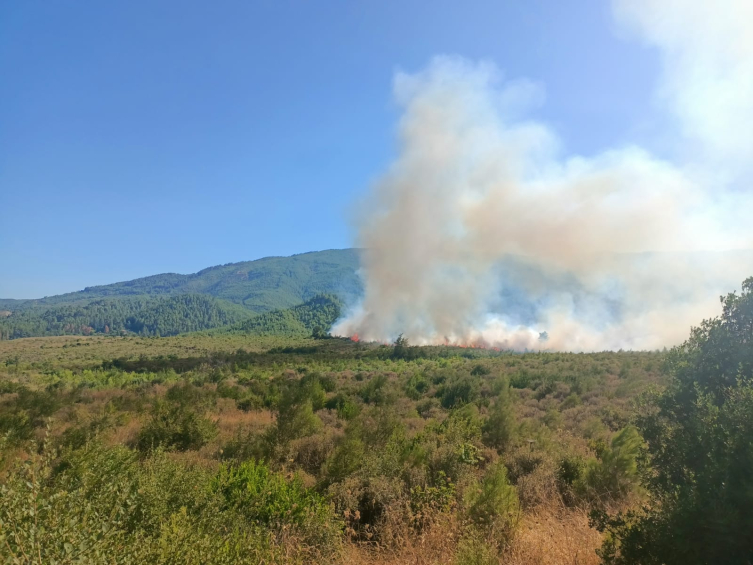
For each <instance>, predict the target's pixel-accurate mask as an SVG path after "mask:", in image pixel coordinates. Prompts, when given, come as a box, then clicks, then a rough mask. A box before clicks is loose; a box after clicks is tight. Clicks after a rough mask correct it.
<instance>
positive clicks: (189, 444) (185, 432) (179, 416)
mask: <svg viewBox="0 0 753 565" xmlns="http://www.w3.org/2000/svg"><path fill="white" fill-rule="evenodd" d="M216 434H217V426H216V424H215V423H214V422H212V421H211V420H209V419H207V418H205V417H203V416H200V415H198V414H197V413H196V412H195V411H193V410H192V409H190V408H187V407H186V406H184V405H181V404H169V403H167V402H164V401H158V402H157V403H155V405H154V409H153V410H152V415H151V418H150V420H149V421H148V422H147V423H146V425H145V426H144V427H143V428H142V429H141V431H140V432H139V435H138V438H137V439H136V447H137V448H138V449H139V450H140V451H143V452H147V451H150V450H152V449H155V448H157V447H162V448H164V449H175V450H177V451H188V450H193V449H199V448H200V447H202V446H203V445H204V444H206V443H207V442H208V441H209V440H210V439H212V438H213V437H214V436H215V435H216Z"/></svg>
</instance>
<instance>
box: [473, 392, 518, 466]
mask: <svg viewBox="0 0 753 565" xmlns="http://www.w3.org/2000/svg"><path fill="white" fill-rule="evenodd" d="M517 428H518V426H517V422H516V420H515V409H514V407H513V402H512V396H511V394H510V387H509V386H504V387H503V388H502V390H501V391H500V393H499V396H498V397H497V401H496V402H495V403H494V406H492V408H491V410H490V413H489V418H488V419H487V420H486V422H484V426H483V428H482V432H483V440H484V443H485V444H486V445H488V446H489V447H493V448H494V449H496V450H497V451H503V450H505V449H507V448H508V447H509V446H510V445H511V444H512V443H513V441H514V440H515V437H516V435H517Z"/></svg>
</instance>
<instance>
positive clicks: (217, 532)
mask: <svg viewBox="0 0 753 565" xmlns="http://www.w3.org/2000/svg"><path fill="white" fill-rule="evenodd" d="M6 445H7V444H6ZM4 447H5V446H3V448H4ZM0 543H1V544H2V546H3V552H2V554H3V558H4V561H3V562H5V563H29V564H32V563H34V564H37V565H42V564H46V563H118V564H134V565H135V564H139V563H156V564H173V563H175V564H178V563H203V564H207V565H220V564H222V565H229V564H230V563H238V564H247V565H250V564H253V563H259V562H268V561H269V560H270V559H273V558H274V555H273V549H272V548H271V547H270V546H269V544H268V543H267V541H266V539H265V537H264V535H263V533H262V532H260V531H259V530H258V529H256V528H251V527H245V526H244V525H243V524H242V523H240V522H239V520H238V516H237V515H236V514H235V513H233V512H226V511H222V509H221V505H220V501H219V500H218V499H217V498H216V497H215V496H213V495H212V493H211V491H210V489H209V488H208V475H206V474H205V473H203V472H201V471H193V470H190V469H187V468H185V467H184V466H183V465H181V464H179V463H176V462H173V461H170V460H169V459H167V458H165V457H164V456H163V455H161V454H160V453H159V452H158V453H156V454H155V455H154V456H153V458H150V459H147V461H145V462H144V464H143V465H140V464H139V463H138V462H137V461H136V459H135V458H134V456H133V454H132V453H131V452H130V451H129V450H127V449H124V448H114V449H109V448H105V447H102V446H101V445H98V444H96V443H92V444H89V445H87V446H86V447H85V448H84V449H82V450H76V451H73V452H69V453H68V454H67V455H66V456H65V457H64V458H63V460H62V461H61V462H56V459H55V454H54V453H53V452H52V451H51V449H50V444H49V442H48V443H46V444H45V446H44V448H43V449H42V452H41V454H39V455H32V456H31V458H30V459H29V460H28V461H26V462H24V463H18V464H17V465H15V466H14V467H12V468H11V469H10V470H9V471H8V475H7V477H6V480H5V481H4V483H3V484H2V485H0Z"/></svg>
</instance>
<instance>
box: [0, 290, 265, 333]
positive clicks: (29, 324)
mask: <svg viewBox="0 0 753 565" xmlns="http://www.w3.org/2000/svg"><path fill="white" fill-rule="evenodd" d="M253 315H254V314H253V313H252V312H249V311H248V310H247V309H245V308H243V307H242V306H238V305H237V304H233V303H231V302H227V301H225V300H218V299H216V298H213V297H211V296H204V295H200V294H184V295H180V296H170V297H159V296H158V297H146V298H144V297H138V298H111V299H103V300H93V301H91V302H89V303H88V304H84V305H81V304H62V305H59V306H52V307H49V308H46V307H42V308H31V309H28V310H22V311H20V312H16V313H14V314H12V315H11V316H8V317H6V318H2V319H0V339H17V338H22V337H36V336H45V335H70V334H77V335H90V334H92V333H100V334H121V333H137V334H140V335H175V334H178V333H184V332H191V331H199V330H207V329H211V328H216V327H219V326H226V325H229V324H234V323H236V322H239V321H242V320H246V319H248V318H250V317H252V316H253Z"/></svg>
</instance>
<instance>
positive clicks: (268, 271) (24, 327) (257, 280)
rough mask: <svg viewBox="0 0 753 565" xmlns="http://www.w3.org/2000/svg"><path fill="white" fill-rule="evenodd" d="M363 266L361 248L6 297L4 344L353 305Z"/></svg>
mask: <svg viewBox="0 0 753 565" xmlns="http://www.w3.org/2000/svg"><path fill="white" fill-rule="evenodd" d="M358 267H359V251H358V250H357V249H333V250H328V251H315V252H311V253H302V254H300V255H293V256H291V257H266V258H264V259H258V260H256V261H245V262H242V263H229V264H227V265H218V266H216V267H209V268H207V269H204V270H202V271H199V272H198V273H194V274H190V275H180V274H175V273H166V274H161V275H153V276H150V277H144V278H140V279H134V280H132V281H126V282H119V283H114V284H109V285H102V286H92V287H87V288H85V289H84V290H82V291H79V292H71V293H67V294H60V295H57V296H49V297H45V298H40V299H34V300H14V299H0V339H8V338H11V339H12V338H16V337H30V336H35V335H61V334H67V333H72V334H81V333H91V332H97V333H100V332H104V331H105V326H107V330H108V331H110V332H112V331H120V330H124V331H129V332H135V333H143V334H146V335H155V334H156V333H159V334H160V335H173V334H175V333H181V332H186V331H196V330H205V329H210V328H215V327H222V326H227V325H232V324H236V323H238V322H241V321H243V320H244V319H248V318H251V317H252V316H253V315H255V314H263V313H265V312H272V311H276V312H280V311H283V310H286V309H289V308H291V307H293V306H298V305H300V304H302V303H303V302H305V301H307V300H310V299H312V298H314V297H315V296H319V295H324V294H326V295H332V296H333V297H336V298H335V300H338V301H342V302H345V303H349V302H352V301H354V300H356V299H357V298H358V297H359V296H360V295H361V294H362V292H363V288H362V285H361V280H360V279H359V277H358V275H357V273H356V271H357V269H358ZM202 296H203V297H204V299H201V298H200V297H202ZM167 299H173V300H172V301H170V300H167ZM210 299H211V300H210ZM276 315H278V314H276ZM129 320H130V321H129ZM160 320H161V321H160ZM264 323H266V322H264ZM259 327H261V326H259ZM296 327H298V326H296Z"/></svg>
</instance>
